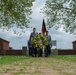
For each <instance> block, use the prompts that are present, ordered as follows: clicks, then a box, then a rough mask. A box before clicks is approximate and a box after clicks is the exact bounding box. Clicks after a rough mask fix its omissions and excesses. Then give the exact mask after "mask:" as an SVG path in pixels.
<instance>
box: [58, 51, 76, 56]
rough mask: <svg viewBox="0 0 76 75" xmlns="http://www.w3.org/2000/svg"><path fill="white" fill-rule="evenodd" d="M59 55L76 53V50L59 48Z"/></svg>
mask: <svg viewBox="0 0 76 75" xmlns="http://www.w3.org/2000/svg"><path fill="white" fill-rule="evenodd" d="M58 55H76V50H58Z"/></svg>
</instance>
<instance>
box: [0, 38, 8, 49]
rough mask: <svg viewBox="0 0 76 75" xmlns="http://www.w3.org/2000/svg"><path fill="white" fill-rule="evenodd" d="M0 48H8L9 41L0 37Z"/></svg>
mask: <svg viewBox="0 0 76 75" xmlns="http://www.w3.org/2000/svg"><path fill="white" fill-rule="evenodd" d="M0 50H9V42H7V41H4V40H3V39H0Z"/></svg>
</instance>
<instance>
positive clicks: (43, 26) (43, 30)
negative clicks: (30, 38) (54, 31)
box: [42, 19, 46, 35]
mask: <svg viewBox="0 0 76 75" xmlns="http://www.w3.org/2000/svg"><path fill="white" fill-rule="evenodd" d="M45 32H46V26H45V21H44V19H43V23H42V34H43V35H44V34H45Z"/></svg>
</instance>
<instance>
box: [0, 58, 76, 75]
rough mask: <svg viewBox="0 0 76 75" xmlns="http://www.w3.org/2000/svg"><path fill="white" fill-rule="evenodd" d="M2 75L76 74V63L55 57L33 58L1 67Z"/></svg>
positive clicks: (0, 72) (0, 73) (0, 74)
mask: <svg viewBox="0 0 76 75" xmlns="http://www.w3.org/2000/svg"><path fill="white" fill-rule="evenodd" d="M0 75H76V63H74V62H69V61H64V60H57V59H54V58H50V57H49V58H44V57H42V58H31V59H26V60H23V61H20V62H14V63H12V64H8V65H4V66H1V67H0Z"/></svg>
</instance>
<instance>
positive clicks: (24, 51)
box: [0, 47, 28, 55]
mask: <svg viewBox="0 0 76 75" xmlns="http://www.w3.org/2000/svg"><path fill="white" fill-rule="evenodd" d="M27 54H28V50H27V47H23V48H22V50H0V55H27Z"/></svg>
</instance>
